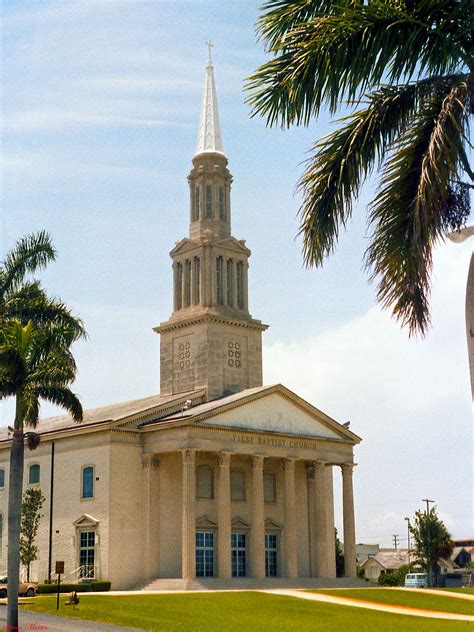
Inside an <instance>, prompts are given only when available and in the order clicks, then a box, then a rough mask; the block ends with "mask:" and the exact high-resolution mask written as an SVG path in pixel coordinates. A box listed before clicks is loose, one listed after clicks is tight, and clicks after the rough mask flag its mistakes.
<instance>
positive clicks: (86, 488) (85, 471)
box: [81, 465, 94, 498]
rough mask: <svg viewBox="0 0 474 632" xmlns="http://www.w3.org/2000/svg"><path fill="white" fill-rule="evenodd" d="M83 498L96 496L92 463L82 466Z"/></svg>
mask: <svg viewBox="0 0 474 632" xmlns="http://www.w3.org/2000/svg"><path fill="white" fill-rule="evenodd" d="M81 498H94V467H93V466H92V465H87V466H86V467H83V468H82V495H81Z"/></svg>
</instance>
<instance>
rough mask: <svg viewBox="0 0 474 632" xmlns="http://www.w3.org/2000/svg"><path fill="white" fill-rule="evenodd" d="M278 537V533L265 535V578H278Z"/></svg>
mask: <svg viewBox="0 0 474 632" xmlns="http://www.w3.org/2000/svg"><path fill="white" fill-rule="evenodd" d="M277 558H278V549H277V536H276V533H265V576H266V577H277V572H278V568H277Z"/></svg>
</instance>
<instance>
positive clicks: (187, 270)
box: [184, 259, 191, 307]
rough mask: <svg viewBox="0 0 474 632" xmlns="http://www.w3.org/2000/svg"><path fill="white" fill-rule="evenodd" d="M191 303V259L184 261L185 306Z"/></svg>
mask: <svg viewBox="0 0 474 632" xmlns="http://www.w3.org/2000/svg"><path fill="white" fill-rule="evenodd" d="M190 305H191V261H190V260H189V259H186V261H185V262H184V307H189V306H190Z"/></svg>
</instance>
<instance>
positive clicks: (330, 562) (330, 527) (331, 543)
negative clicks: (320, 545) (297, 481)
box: [324, 465, 336, 579]
mask: <svg viewBox="0 0 474 632" xmlns="http://www.w3.org/2000/svg"><path fill="white" fill-rule="evenodd" d="M324 473H325V477H326V485H325V488H326V529H327V535H326V569H327V574H326V577H329V578H332V579H333V578H335V577H336V532H335V523H334V483H333V471H332V465H326V469H325V472H324Z"/></svg>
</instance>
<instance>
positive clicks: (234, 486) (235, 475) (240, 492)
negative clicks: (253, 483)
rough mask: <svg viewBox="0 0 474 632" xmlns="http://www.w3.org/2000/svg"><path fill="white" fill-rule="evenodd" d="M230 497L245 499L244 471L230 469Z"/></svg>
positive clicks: (232, 498)
mask: <svg viewBox="0 0 474 632" xmlns="http://www.w3.org/2000/svg"><path fill="white" fill-rule="evenodd" d="M230 499H231V500H245V472H243V471H242V470H231V471H230Z"/></svg>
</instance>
